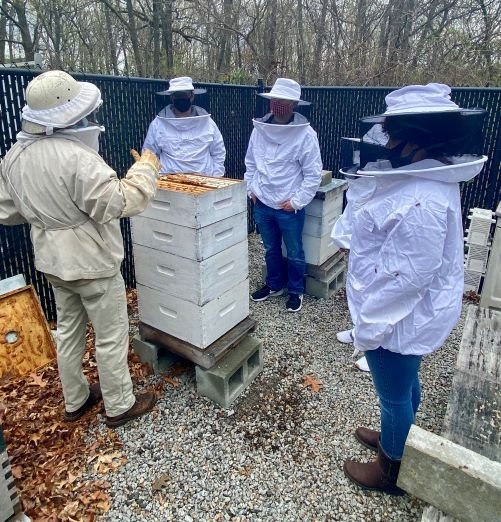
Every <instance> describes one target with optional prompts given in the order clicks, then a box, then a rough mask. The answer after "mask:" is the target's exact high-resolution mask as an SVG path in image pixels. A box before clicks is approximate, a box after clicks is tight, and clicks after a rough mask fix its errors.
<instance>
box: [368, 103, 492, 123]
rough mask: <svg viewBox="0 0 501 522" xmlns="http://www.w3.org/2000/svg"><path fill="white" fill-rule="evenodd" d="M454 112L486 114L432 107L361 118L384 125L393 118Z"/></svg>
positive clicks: (470, 110)
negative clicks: (383, 123)
mask: <svg viewBox="0 0 501 522" xmlns="http://www.w3.org/2000/svg"><path fill="white" fill-rule="evenodd" d="M453 112H459V113H460V114H461V115H462V116H471V115H475V114H477V115H478V114H483V113H485V112H486V111H485V109H462V108H461V107H458V108H457V109H456V108H454V107H452V108H443V109H437V108H436V107H434V108H430V107H422V108H417V109H413V110H412V111H411V110H406V111H393V112H391V111H390V112H383V113H382V114H376V115H374V116H364V117H363V118H361V119H362V120H363V121H365V122H367V123H382V122H383V121H384V120H385V118H389V117H393V116H418V115H425V114H450V113H453Z"/></svg>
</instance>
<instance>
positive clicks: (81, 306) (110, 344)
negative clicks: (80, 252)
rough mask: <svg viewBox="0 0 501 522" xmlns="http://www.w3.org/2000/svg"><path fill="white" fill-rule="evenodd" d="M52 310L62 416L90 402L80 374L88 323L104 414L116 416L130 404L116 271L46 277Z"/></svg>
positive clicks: (125, 328)
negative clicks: (95, 276)
mask: <svg viewBox="0 0 501 522" xmlns="http://www.w3.org/2000/svg"><path fill="white" fill-rule="evenodd" d="M46 277H47V279H48V280H49V281H50V283H51V284H52V286H53V289H54V295H55V298H56V307H57V332H58V342H57V364H58V367H59V376H60V378H61V383H62V385H63V395H64V401H65V407H66V411H68V412H73V411H75V410H78V408H80V406H82V405H83V404H84V403H85V401H86V400H87V398H88V397H89V383H88V381H87V379H86V378H85V376H84V374H83V371H82V358H83V355H84V352H85V333H86V327H87V320H88V319H89V320H90V321H91V323H92V325H93V326H94V332H95V334H96V360H97V369H98V372H99V382H100V384H101V391H102V393H103V399H104V407H105V409H106V415H108V416H109V417H115V416H116V415H120V414H122V413H124V412H126V411H127V410H128V409H129V408H131V407H132V406H133V404H134V402H135V397H134V394H133V392H132V381H131V378H130V373H129V367H128V364H127V354H128V350H129V318H128V315H127V298H126V294H125V284H124V280H123V278H122V275H121V274H120V272H118V273H117V274H116V275H115V276H113V277H106V278H102V279H80V280H78V281H63V280H61V279H59V278H57V277H55V276H52V275H48V274H46Z"/></svg>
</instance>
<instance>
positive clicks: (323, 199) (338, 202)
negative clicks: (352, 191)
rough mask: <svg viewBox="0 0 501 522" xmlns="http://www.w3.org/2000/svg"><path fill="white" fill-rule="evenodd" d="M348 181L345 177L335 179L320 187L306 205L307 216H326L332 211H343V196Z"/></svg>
mask: <svg viewBox="0 0 501 522" xmlns="http://www.w3.org/2000/svg"><path fill="white" fill-rule="evenodd" d="M347 188H348V183H347V182H346V181H345V180H343V179H334V180H332V181H331V182H330V183H329V184H327V185H324V186H323V187H319V189H318V190H317V193H316V194H315V197H314V198H313V199H312V200H311V202H310V203H309V204H308V205H306V207H305V212H306V215H307V216H316V217H320V216H325V215H327V214H331V213H332V212H336V211H337V212H338V213H339V214H341V213H342V212H343V196H344V192H345V190H346V189H347Z"/></svg>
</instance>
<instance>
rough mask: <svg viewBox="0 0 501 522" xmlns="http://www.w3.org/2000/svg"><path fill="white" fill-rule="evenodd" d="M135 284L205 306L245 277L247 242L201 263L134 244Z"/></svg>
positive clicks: (246, 269) (246, 270) (246, 273)
mask: <svg viewBox="0 0 501 522" xmlns="http://www.w3.org/2000/svg"><path fill="white" fill-rule="evenodd" d="M134 260H135V265H136V281H137V282H138V283H139V284H141V285H146V286H150V287H152V288H155V289H157V290H161V291H163V292H165V293H167V294H169V295H172V296H175V297H179V298H181V299H186V300H188V301H191V302H193V303H195V304H197V305H204V304H205V303H207V302H208V301H211V300H213V299H216V298H217V297H218V296H219V295H221V294H223V293H225V292H226V291H228V290H230V289H231V288H233V287H234V286H235V285H237V284H238V283H240V282H241V281H243V280H245V279H247V276H248V247H247V239H245V240H244V241H241V242H240V243H237V244H236V245H233V246H231V247H229V248H227V249H226V250H223V251H222V252H219V253H218V254H215V255H213V256H211V257H209V258H207V259H204V260H203V261H195V260H193V259H186V258H184V257H179V256H177V255H174V254H168V253H167V252H162V251H160V250H154V249H152V248H148V247H144V246H141V245H137V244H136V245H134Z"/></svg>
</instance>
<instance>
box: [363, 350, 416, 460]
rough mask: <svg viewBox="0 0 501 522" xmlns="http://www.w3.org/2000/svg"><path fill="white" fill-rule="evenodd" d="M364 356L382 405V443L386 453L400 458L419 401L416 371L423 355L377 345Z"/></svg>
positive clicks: (395, 458) (396, 458) (397, 458)
mask: <svg viewBox="0 0 501 522" xmlns="http://www.w3.org/2000/svg"><path fill="white" fill-rule="evenodd" d="M365 357H366V359H367V363H368V364H369V368H370V370H371V375H372V380H373V381H374V386H375V388H376V392H377V394H378V397H379V405H380V408H381V439H380V443H381V446H382V448H383V450H384V452H385V453H386V454H387V455H388V457H390V458H391V459H394V460H400V459H401V458H402V454H403V452H404V446H405V440H406V439H407V435H408V433H409V430H410V429H411V425H412V424H413V423H414V418H415V416H416V412H417V409H418V407H419V403H420V401H421V388H420V385H419V374H418V372H419V366H420V364H421V359H422V356H421V355H402V354H400V353H395V352H390V351H389V350H385V349H384V348H381V347H380V348H378V349H377V350H368V351H367V352H365Z"/></svg>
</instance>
